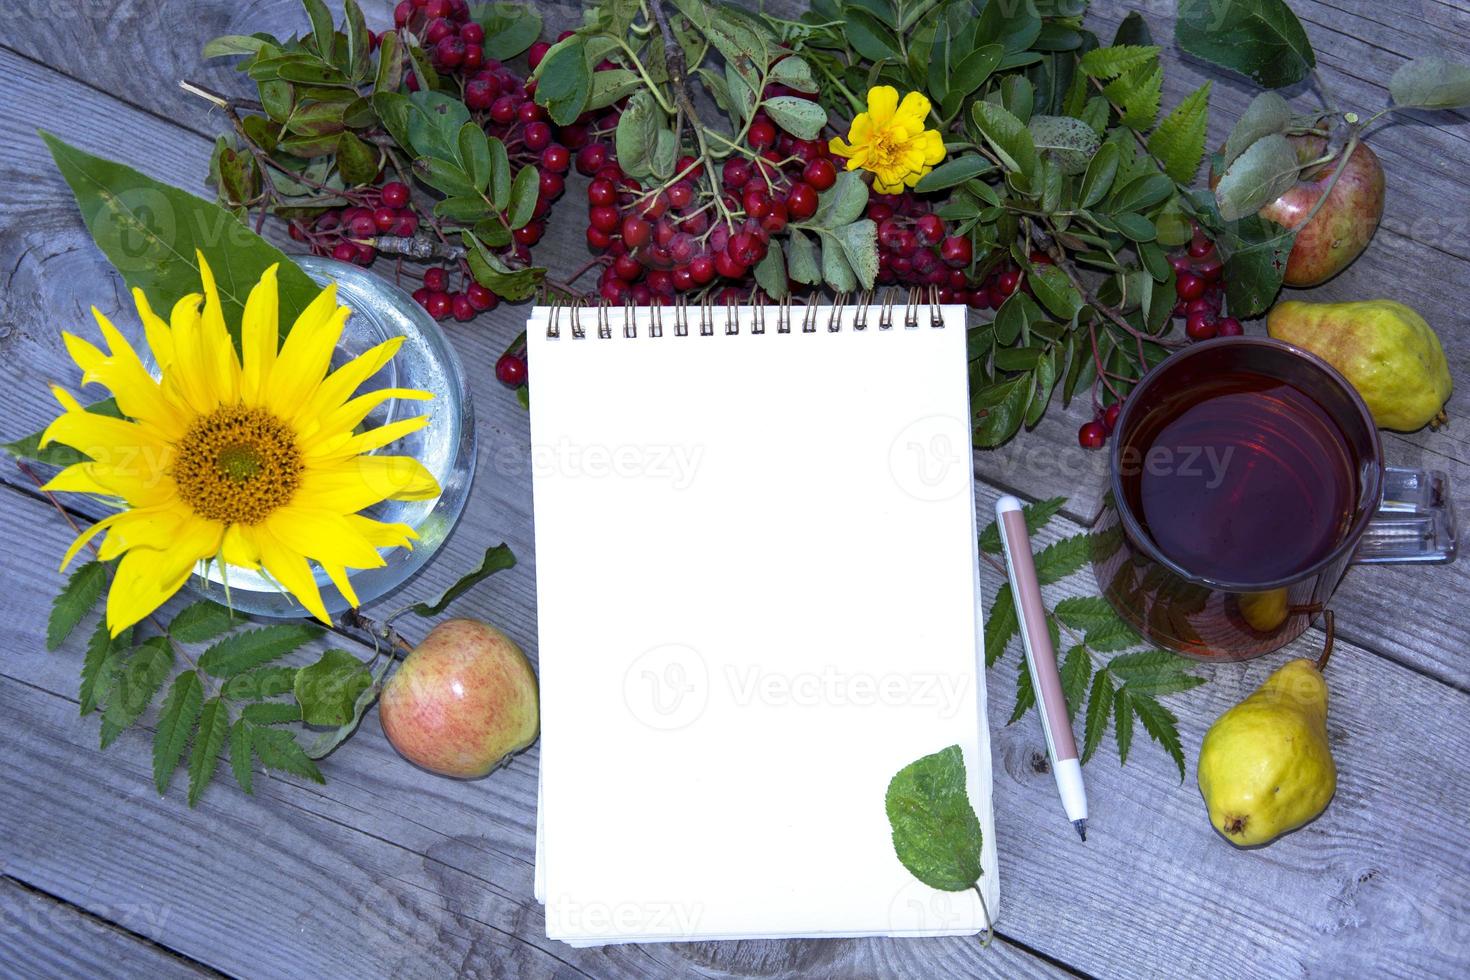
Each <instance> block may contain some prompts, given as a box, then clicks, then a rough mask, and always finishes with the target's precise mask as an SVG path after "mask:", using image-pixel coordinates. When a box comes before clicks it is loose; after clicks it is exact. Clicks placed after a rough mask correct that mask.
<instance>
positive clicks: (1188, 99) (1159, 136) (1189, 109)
mask: <svg viewBox="0 0 1470 980" xmlns="http://www.w3.org/2000/svg"><path fill="white" fill-rule="evenodd" d="M1209 100H1210V83H1209V82H1205V84H1204V85H1202V86H1200V87H1199V88H1197V89H1195V90H1194V91H1193V92H1191V93H1190V94H1189V95H1187V96H1185V98H1184V100H1183V101H1182V102H1180V103H1179V104H1178V105H1177V106H1175V107H1174V111H1173V112H1171V113H1169V114H1168V115H1167V116H1165V117H1164V119H1163V121H1161V122H1160V123H1159V125H1158V127H1157V128H1155V129H1154V131H1153V133H1152V134H1151V135H1150V136H1149V138H1148V149H1149V152H1150V153H1152V154H1153V155H1154V156H1156V157H1158V159H1159V162H1160V163H1161V164H1163V167H1164V173H1166V174H1168V175H1169V178H1170V179H1171V180H1173V181H1174V182H1175V183H1178V184H1188V183H1189V182H1190V181H1192V180H1194V174H1195V171H1197V170H1199V165H1200V161H1201V160H1203V159H1204V156H1205V125H1206V123H1207V122H1208V118H1209V111H1210V107H1209Z"/></svg>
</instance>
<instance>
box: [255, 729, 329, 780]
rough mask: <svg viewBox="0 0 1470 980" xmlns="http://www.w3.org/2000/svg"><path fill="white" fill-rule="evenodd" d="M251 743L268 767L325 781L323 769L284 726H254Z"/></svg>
mask: <svg viewBox="0 0 1470 980" xmlns="http://www.w3.org/2000/svg"><path fill="white" fill-rule="evenodd" d="M250 743H251V745H252V747H253V748H254V749H255V754H256V755H257V756H258V757H259V758H260V761H261V762H262V763H264V764H265V767H266V768H267V769H278V770H280V771H281V772H289V773H291V774H292V775H293V776H302V777H304V778H306V779H309V780H311V781H312V782H314V783H325V782H326V779H325V778H323V776H322V773H321V770H320V769H318V768H317V767H316V763H315V762H312V761H311V759H309V758H308V757H307V755H306V753H305V752H303V751H302V750H301V746H300V745H298V744H297V743H296V739H295V738H293V737H292V736H291V733H290V732H288V731H286V730H285V729H283V728H262V727H256V726H252V727H251V731H250Z"/></svg>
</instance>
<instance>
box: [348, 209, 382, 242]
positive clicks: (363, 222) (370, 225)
mask: <svg viewBox="0 0 1470 980" xmlns="http://www.w3.org/2000/svg"><path fill="white" fill-rule="evenodd" d="M347 231H348V232H349V233H350V234H351V235H352V236H353V237H354V238H371V237H372V236H373V235H376V234H377V233H378V224H377V222H376V221H374V220H373V213H372V212H371V211H368V212H367V213H366V214H359V215H358V216H357V217H355V218H353V219H352V220H351V221H349V222H348V223H347Z"/></svg>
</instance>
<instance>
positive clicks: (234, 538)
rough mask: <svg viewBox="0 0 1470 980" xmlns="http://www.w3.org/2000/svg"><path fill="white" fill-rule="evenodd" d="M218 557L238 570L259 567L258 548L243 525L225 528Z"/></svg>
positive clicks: (232, 525) (248, 530)
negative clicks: (238, 568)
mask: <svg viewBox="0 0 1470 980" xmlns="http://www.w3.org/2000/svg"><path fill="white" fill-rule="evenodd" d="M220 557H221V558H223V559H224V560H225V561H226V562H228V563H229V564H231V565H236V566H239V567H240V568H250V569H255V568H259V567H260V548H258V547H257V546H256V544H255V538H254V536H253V535H252V534H251V532H250V529H249V528H248V527H246V526H244V525H243V524H231V525H230V526H229V527H227V528H225V537H224V540H223V541H222V542H221V543H220Z"/></svg>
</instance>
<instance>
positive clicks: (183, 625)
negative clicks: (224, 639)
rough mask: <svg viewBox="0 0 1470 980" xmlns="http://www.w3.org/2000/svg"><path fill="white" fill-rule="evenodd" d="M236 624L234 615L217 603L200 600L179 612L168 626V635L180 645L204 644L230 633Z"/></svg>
mask: <svg viewBox="0 0 1470 980" xmlns="http://www.w3.org/2000/svg"><path fill="white" fill-rule="evenodd" d="M235 624H236V620H235V619H234V614H233V613H231V612H230V610H229V609H228V608H227V607H225V606H221V605H220V604H219V603H217V602H210V601H209V600H208V599H200V600H199V601H198V602H193V603H190V604H189V605H187V606H185V607H184V608H183V609H180V610H179V611H178V614H177V615H175V616H174V618H173V619H172V620H170V621H169V624H168V633H169V635H170V636H172V637H173V638H174V639H175V640H177V641H178V642H180V643H204V642H205V641H207V640H212V639H214V638H215V637H217V636H220V635H222V634H224V633H228V632H229V631H230V628H231V627H233V626H234V625H235Z"/></svg>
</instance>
